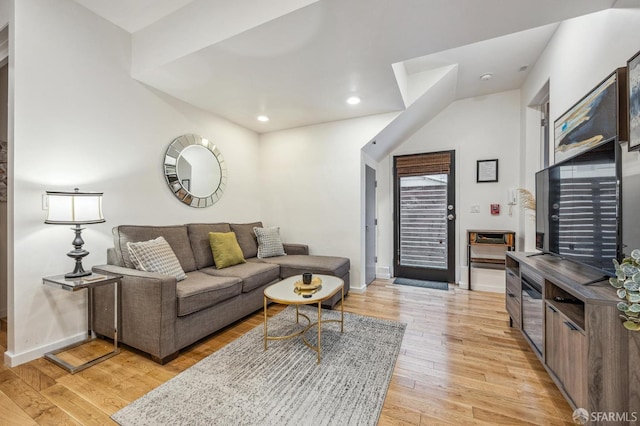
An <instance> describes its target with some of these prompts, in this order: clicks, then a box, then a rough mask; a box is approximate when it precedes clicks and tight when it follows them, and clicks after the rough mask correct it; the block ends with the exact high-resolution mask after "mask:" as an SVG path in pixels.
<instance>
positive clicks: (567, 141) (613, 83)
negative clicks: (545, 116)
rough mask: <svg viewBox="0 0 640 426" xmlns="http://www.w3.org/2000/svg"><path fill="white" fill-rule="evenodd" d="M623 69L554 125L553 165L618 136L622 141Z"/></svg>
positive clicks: (624, 134) (624, 120)
mask: <svg viewBox="0 0 640 426" xmlns="http://www.w3.org/2000/svg"><path fill="white" fill-rule="evenodd" d="M626 86H627V69H626V68H624V67H623V68H618V69H617V70H615V71H614V72H613V73H611V74H610V75H609V76H608V77H607V78H605V79H604V80H603V81H602V82H600V83H599V84H598V85H597V86H596V87H595V88H594V89H593V90H591V91H590V92H589V93H587V94H586V95H585V96H584V97H583V98H582V99H580V100H579V101H578V102H577V103H576V104H574V105H573V106H572V107H571V108H569V110H568V111H567V112H565V113H564V114H562V115H561V116H560V118H558V119H557V120H556V121H555V123H554V147H555V149H554V156H555V159H554V162H556V163H558V162H560V161H563V160H566V159H568V158H571V157H574V156H576V155H578V154H580V153H581V152H584V151H587V150H589V149H591V148H593V147H594V146H596V145H598V144H599V143H600V142H602V141H605V140H608V139H611V138H612V137H615V136H618V139H619V140H621V141H626V140H627V137H628V130H627V118H626V117H627V112H626V105H627V102H626V101H625V99H626V97H627V95H626V91H627V90H626Z"/></svg>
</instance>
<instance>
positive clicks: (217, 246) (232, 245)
mask: <svg viewBox="0 0 640 426" xmlns="http://www.w3.org/2000/svg"><path fill="white" fill-rule="evenodd" d="M209 244H210V245H211V252H212V253H213V261H214V262H215V263H216V269H222V268H226V267H227V266H233V265H238V264H240V263H245V260H244V257H243V256H242V249H241V248H240V244H238V239H237V238H236V233H235V232H209Z"/></svg>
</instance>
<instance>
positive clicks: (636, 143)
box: [627, 52, 640, 151]
mask: <svg viewBox="0 0 640 426" xmlns="http://www.w3.org/2000/svg"><path fill="white" fill-rule="evenodd" d="M627 92H628V94H629V151H632V150H634V149H640V52H638V53H636V54H635V56H634V57H633V58H631V59H629V60H628V61H627Z"/></svg>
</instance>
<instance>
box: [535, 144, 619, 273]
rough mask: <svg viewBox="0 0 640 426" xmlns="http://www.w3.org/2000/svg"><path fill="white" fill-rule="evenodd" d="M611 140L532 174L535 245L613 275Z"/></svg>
mask: <svg viewBox="0 0 640 426" xmlns="http://www.w3.org/2000/svg"><path fill="white" fill-rule="evenodd" d="M620 151H621V150H620V145H619V143H618V141H617V138H612V139H609V140H607V141H604V142H602V143H601V144H599V145H597V146H595V147H593V148H591V149H589V150H587V151H584V152H582V153H580V154H578V155H576V156H575V157H572V158H569V159H567V160H565V161H562V162H560V163H558V164H554V165H553V166H550V167H548V168H546V169H543V170H541V171H539V172H538V173H536V248H537V249H538V250H540V251H542V252H543V253H550V254H554V255H557V256H560V257H562V258H565V259H569V260H572V261H575V262H578V263H581V264H583V265H586V266H588V267H590V268H592V269H595V270H597V271H599V272H602V273H603V274H605V275H610V276H614V275H615V269H614V266H613V263H612V259H614V258H615V259H618V260H621V257H622V214H621V212H622V197H621V194H622V191H621V182H622V177H621V174H622V172H621V160H620V158H621V152H620Z"/></svg>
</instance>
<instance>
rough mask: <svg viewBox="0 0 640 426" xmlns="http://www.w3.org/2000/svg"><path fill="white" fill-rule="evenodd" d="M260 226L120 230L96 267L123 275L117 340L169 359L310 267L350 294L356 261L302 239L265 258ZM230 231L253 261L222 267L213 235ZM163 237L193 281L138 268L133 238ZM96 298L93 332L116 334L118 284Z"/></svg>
mask: <svg viewBox="0 0 640 426" xmlns="http://www.w3.org/2000/svg"><path fill="white" fill-rule="evenodd" d="M254 226H255V227H262V223H261V222H255V223H245V224H233V223H215V224H205V223H195V224H187V225H176V226H133V225H123V226H118V227H116V228H113V238H114V247H113V248H112V249H109V250H108V253H107V255H108V260H107V263H108V264H107V265H102V266H96V267H94V268H93V271H94V272H96V273H107V274H119V275H122V276H123V279H122V283H121V286H120V290H119V297H118V299H119V311H120V315H119V321H118V340H119V341H120V342H122V343H124V344H126V345H128V346H131V347H134V348H136V349H139V350H141V351H143V352H146V353H148V354H150V355H151V357H152V359H154V360H155V361H157V362H159V363H165V362H167V361H170V360H171V359H173V358H175V357H176V356H177V355H178V351H179V350H180V349H183V348H185V347H186V346H189V345H191V344H193V343H195V342H197V341H198V340H200V339H202V338H203V337H206V336H208V335H209V334H211V333H214V332H215V331H218V330H220V329H221V328H223V327H225V326H227V325H229V324H231V323H233V322H234V321H237V320H239V319H241V318H243V317H245V316H246V315H248V314H250V313H253V312H255V311H256V310H258V309H261V308H262V306H263V290H264V288H265V287H267V286H268V285H270V284H272V283H275V282H277V281H279V280H281V279H283V278H287V277H290V276H293V275H298V274H302V273H303V272H312V273H314V274H325V275H334V276H337V277H339V278H341V279H342V280H344V284H345V287H344V293H345V295H346V294H347V293H348V292H349V268H350V263H349V259H347V258H343V257H333V256H310V255H309V254H308V253H309V249H308V246H306V245H301V244H284V247H285V251H286V253H287V255H286V256H278V257H270V258H266V259H258V258H257V257H256V254H257V251H258V244H257V241H256V237H255V235H254V232H253V227H254ZM231 231H233V232H235V234H236V237H237V240H238V243H239V245H240V248H241V249H242V253H243V256H244V258H245V259H246V263H242V264H239V265H234V266H230V267H227V268H224V269H216V267H215V264H214V260H213V255H212V252H211V247H210V244H209V236H208V234H209V232H231ZM159 236H162V237H164V238H165V240H166V241H167V242H168V243H169V245H170V246H171V248H172V249H173V251H174V253H175V254H176V256H177V258H178V260H179V262H180V265H181V266H182V269H183V270H184V272H186V274H187V279H185V280H183V281H179V282H176V278H175V277H173V276H169V275H163V274H158V273H153V272H143V271H139V270H136V269H135V268H134V265H133V262H132V260H131V259H130V258H129V253H128V251H127V245H126V244H127V242H138V241H148V240H151V239H154V238H157V237H159ZM339 300H340V294H337V295H336V296H335V297H333V298H332V299H331V300H328V301H327V302H326V305H323V306H324V307H327V308H333V306H334V305H335V304H336V303H337V302H338V301H339ZM92 303H93V312H92V314H93V323H94V325H93V327H94V330H95V331H96V333H97V334H99V335H102V336H106V337H110V338H112V337H113V318H114V316H113V287H112V286H105V287H98V288H96V289H95V290H94V292H93V300H92Z"/></svg>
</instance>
